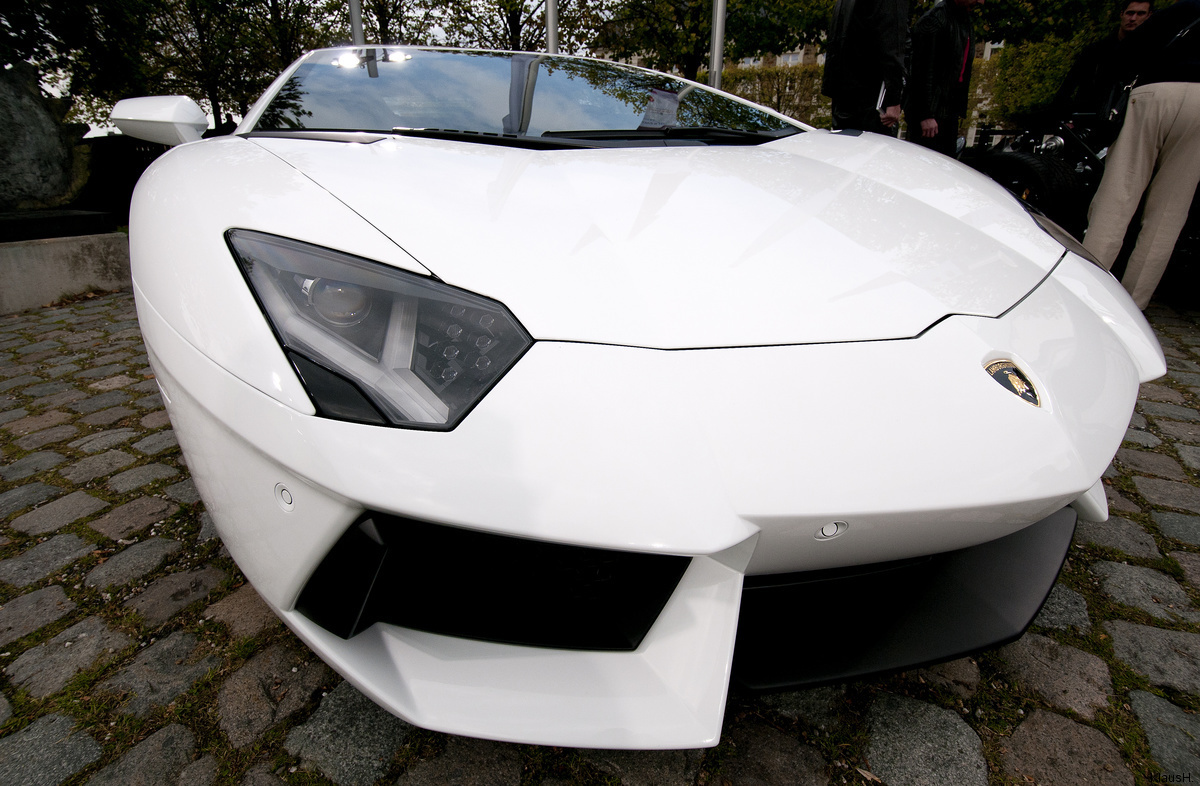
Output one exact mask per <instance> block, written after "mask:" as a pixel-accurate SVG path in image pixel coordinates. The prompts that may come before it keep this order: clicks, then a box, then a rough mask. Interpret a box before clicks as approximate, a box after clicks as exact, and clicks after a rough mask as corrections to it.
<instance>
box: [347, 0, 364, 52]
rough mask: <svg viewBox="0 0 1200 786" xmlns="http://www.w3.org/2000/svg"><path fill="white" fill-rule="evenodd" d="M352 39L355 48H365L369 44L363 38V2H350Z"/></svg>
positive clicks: (357, 0) (356, 0) (355, 0)
mask: <svg viewBox="0 0 1200 786" xmlns="http://www.w3.org/2000/svg"><path fill="white" fill-rule="evenodd" d="M350 37H351V38H352V39H353V40H354V45H355V46H365V45H366V43H367V39H366V37H365V36H363V26H362V1H361V0H350Z"/></svg>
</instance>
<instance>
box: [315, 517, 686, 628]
mask: <svg viewBox="0 0 1200 786" xmlns="http://www.w3.org/2000/svg"><path fill="white" fill-rule="evenodd" d="M690 561H691V559H690V558H689V557H677V556H671V555H658V554H636V553H632V552H624V551H611V550H606V549H594V548H585V547H582V546H565V545H561V544H555V543H544V542H541V541H535V540H526V539H522V538H512V537H505V536H501V535H492V534H488V533H482V532H473V531H471V530H464V529H459V528H456V527H447V526H442V525H438V524H430V523H428V522H423V521H415V520H412V519H405V518H399V517H396V516H388V515H384V514H379V513H369V514H367V515H366V516H364V517H363V518H361V519H360V520H359V521H358V522H357V523H356V524H355V525H354V526H353V527H351V528H350V529H349V530H348V531H347V532H346V534H345V535H343V536H342V538H341V539H340V540H339V541H338V542H337V544H336V545H335V546H334V547H333V549H332V550H331V551H330V552H329V554H328V555H327V556H326V557H325V559H324V560H323V561H322V562H321V564H320V565H319V566H318V567H317V569H316V571H314V572H313V575H312V576H311V577H310V578H309V580H308V583H307V584H306V585H305V587H304V590H303V592H301V594H300V600H299V601H298V602H297V604H296V606H297V609H298V610H299V611H300V613H302V614H304V615H305V616H306V617H308V618H309V619H311V620H313V621H314V622H316V623H317V624H318V625H320V626H321V627H323V628H325V629H326V630H328V631H330V632H331V633H334V634H337V635H338V636H341V637H343V638H349V637H351V636H353V635H355V634H356V633H359V632H361V631H363V630H366V629H367V628H369V627H370V626H371V625H373V624H374V623H376V622H385V623H390V624H393V625H400V626H402V627H406V628H413V629H416V630H423V631H428V632H430V633H439V634H443V635H447V636H458V637H460V638H468V639H478V640H482V641H493V642H500V643H505V644H521V645H527V646H537V647H553V648H556V649H580V650H633V649H637V647H638V645H639V644H640V643H641V641H642V639H643V638H644V637H645V635H646V633H647V632H648V631H649V630H650V626H651V625H653V624H654V621H655V620H656V619H657V618H658V615H659V613H660V612H661V611H662V609H663V606H665V605H666V602H667V600H668V599H669V598H670V597H671V593H672V592H674V590H675V587H676V585H678V583H679V580H680V579H681V578H682V577H683V573H684V571H685V570H687V566H688V564H689V562H690Z"/></svg>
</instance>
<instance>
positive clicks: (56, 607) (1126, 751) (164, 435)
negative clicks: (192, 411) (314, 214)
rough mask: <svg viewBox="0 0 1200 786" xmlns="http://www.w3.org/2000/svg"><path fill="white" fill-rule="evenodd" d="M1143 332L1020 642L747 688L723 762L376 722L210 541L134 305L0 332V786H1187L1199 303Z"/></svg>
mask: <svg viewBox="0 0 1200 786" xmlns="http://www.w3.org/2000/svg"><path fill="white" fill-rule="evenodd" d="M1149 314H1150V316H1151V321H1152V323H1153V324H1154V327H1155V329H1156V331H1157V332H1158V335H1159V337H1160V339H1161V341H1162V343H1163V346H1164V349H1165V351H1166V354H1167V357H1168V365H1169V367H1170V369H1171V371H1170V373H1169V375H1168V376H1167V377H1166V378H1164V379H1161V380H1158V381H1156V382H1154V383H1152V384H1147V385H1143V386H1142V390H1141V395H1140V399H1141V400H1140V401H1139V404H1138V408H1137V412H1136V413H1135V414H1134V416H1133V420H1132V422H1131V424H1130V430H1129V432H1128V434H1127V437H1126V441H1125V444H1124V446H1123V447H1122V449H1121V451H1120V452H1119V453H1118V454H1117V458H1116V460H1115V461H1114V463H1113V466H1112V467H1111V468H1110V469H1109V471H1108V473H1107V478H1108V481H1107V482H1108V484H1109V485H1108V493H1109V505H1110V508H1111V516H1110V518H1109V520H1108V521H1107V522H1105V523H1103V524H1091V523H1080V525H1079V527H1078V529H1077V531H1076V535H1075V543H1074V545H1073V546H1072V548H1071V555H1070V558H1069V560H1068V562H1067V565H1066V567H1065V569H1064V572H1063V574H1062V576H1061V578H1060V580H1059V584H1058V585H1057V586H1056V587H1055V589H1054V591H1053V593H1052V594H1051V596H1050V600H1049V602H1048V603H1047V605H1046V607H1045V609H1044V610H1043V612H1042V614H1041V616H1040V617H1039V618H1038V620H1037V621H1036V623H1035V625H1034V627H1033V628H1032V629H1031V631H1030V632H1029V633H1028V634H1026V635H1025V636H1024V637H1023V638H1022V639H1020V640H1019V641H1017V642H1016V643H1014V644H1011V645H1009V646H1007V647H1005V648H1003V649H1001V650H998V651H994V652H989V653H984V654H981V655H980V656H978V657H977V658H964V659H961V660H958V661H954V662H951V663H947V664H943V665H941V666H937V667H934V668H930V669H923V670H917V671H910V672H907V673H904V674H897V675H891V676H888V677H885V678H880V679H876V680H870V681H861V682H853V683H848V684H842V685H835V686H830V687H824V688H817V689H814V690H808V691H799V692H793V693H784V694H777V695H771V696H765V697H741V696H736V695H735V696H733V697H731V699H730V702H729V706H728V709H727V712H726V719H725V730H724V734H723V736H722V740H721V744H720V745H719V746H718V747H716V748H714V749H711V750H702V751H668V752H614V751H580V750H571V749H559V748H540V747H535V746H526V745H510V744H501V743H493V742H486V741H480V740H475V739H469V738H463V737H452V736H448V735H443V734H438V733H435V732H431V731H427V730H423V729H419V728H416V727H413V726H410V725H409V724H406V723H405V722H403V721H401V720H399V719H397V718H395V717H393V716H391V715H390V714H388V713H387V712H385V711H384V710H382V709H380V708H378V707H377V706H376V705H375V704H373V703H372V702H371V701H370V700H368V699H367V698H365V697H364V696H363V695H362V694H361V693H359V692H358V691H357V690H356V689H355V688H353V687H352V686H351V685H350V684H349V683H346V682H343V681H342V680H341V678H340V677H338V676H337V675H336V674H335V673H334V672H333V671H331V670H330V669H329V668H328V667H326V666H325V665H324V664H323V663H321V661H320V660H318V659H317V658H316V657H315V656H314V655H313V654H312V653H311V652H309V651H308V650H307V649H306V647H305V646H304V645H303V644H301V643H300V642H299V641H298V640H297V639H296V638H295V637H294V636H293V635H292V634H291V633H290V632H288V631H287V630H286V629H285V628H284V627H283V626H282V624H281V623H279V622H278V621H277V620H276V618H275V617H274V615H273V614H272V613H271V612H270V611H269V610H268V609H267V608H266V606H265V605H264V604H263V603H262V601H261V600H260V599H259V598H258V596H257V594H256V593H255V591H254V589H253V588H252V587H251V586H250V585H249V584H248V583H247V582H246V581H245V579H244V577H243V576H242V575H241V573H240V572H239V571H238V569H237V567H236V566H235V565H234V564H233V562H232V561H231V560H230V559H229V557H228V554H227V552H225V551H224V550H223V547H222V545H221V543H220V540H219V538H218V537H217V534H216V531H215V529H214V527H213V525H212V523H211V521H210V520H209V519H208V517H207V515H206V514H205V512H204V507H203V505H202V504H201V502H200V500H199V496H198V495H197V493H196V489H195V486H194V485H193V484H192V482H191V480H190V479H189V476H188V470H187V466H186V465H185V463H184V461H183V458H182V456H181V454H180V452H179V448H178V445H177V443H176V440H175V437H174V435H173V433H172V430H171V424H170V422H169V420H168V418H167V414H166V412H165V410H164V409H163V404H162V400H161V398H160V397H159V393H158V388H157V385H156V383H155V381H154V379H153V374H152V372H151V370H150V368H149V366H148V363H147V357H146V353H145V350H144V347H143V345H142V340H141V334H140V332H139V329H138V323H137V319H136V314H135V311H134V303H133V297H132V295H130V294H128V293H116V294H104V295H99V296H95V297H88V298H81V299H79V300H77V301H75V302H72V303H70V304H67V305H62V306H57V307H46V308H42V309H39V310H35V311H31V312H26V313H23V314H17V315H11V316H2V317H0V604H2V605H0V667H2V668H3V673H2V675H0V784H14V785H16V784H22V785H29V786H40V785H41V784H47V785H49V784H59V783H69V784H82V783H96V784H122V785H124V784H175V783H178V784H188V785H200V784H243V783H244V784H253V785H254V786H267V785H268V784H279V783H291V784H300V783H303V784H323V783H336V784H339V785H340V786H351V785H360V784H374V783H399V784H481V785H482V784H495V785H507V784H514V785H515V784H547V786H549V785H550V784H626V785H627V786H633V785H634V784H645V785H646V786H673V785H674V784H681V785H682V784H711V785H713V786H715V785H716V784H726V783H728V784H789V785H790V784H842V783H856V784H875V783H879V782H881V781H882V782H883V783H886V784H889V786H907V785H909V784H913V785H915V784H927V785H934V784H947V786H949V785H950V784H954V785H955V786H958V785H960V784H967V785H974V784H978V785H980V786H982V785H983V784H993V785H997V784H1024V783H1031V782H1036V783H1038V784H1066V783H1070V784H1097V785H1099V786H1107V785H1108V784H1134V783H1138V784H1150V783H1163V782H1175V783H1179V782H1189V781H1192V782H1195V781H1198V780H1200V715H1197V714H1196V713H1197V711H1198V710H1200V605H1198V604H1197V600H1198V599H1200V313H1189V314H1180V313H1178V312H1175V311H1171V310H1169V309H1166V308H1164V307H1160V306H1152V308H1151V309H1150V312H1149ZM1030 455H1031V458H1033V460H1035V461H1036V446H1030ZM817 646H819V643H818V644H817ZM1185 777H1186V778H1187V780H1183V779H1184V778H1185Z"/></svg>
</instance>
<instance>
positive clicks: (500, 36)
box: [441, 0, 610, 52]
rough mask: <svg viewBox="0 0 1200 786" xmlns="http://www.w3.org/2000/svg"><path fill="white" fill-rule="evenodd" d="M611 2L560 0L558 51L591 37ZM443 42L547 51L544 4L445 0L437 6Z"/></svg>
mask: <svg viewBox="0 0 1200 786" xmlns="http://www.w3.org/2000/svg"><path fill="white" fill-rule="evenodd" d="M609 2H610V0H559V3H558V36H559V39H558V41H559V50H560V51H562V52H578V51H580V50H582V49H584V48H586V47H587V46H588V45H589V44H590V43H591V39H592V31H593V30H594V29H595V28H596V25H597V24H599V21H600V19H601V15H602V14H603V11H604V9H605V8H606V7H607V6H608V5H609ZM442 7H443V11H442V14H443V16H442V20H441V21H442V25H443V28H444V30H445V39H444V40H445V43H447V44H449V45H450V46H466V47H481V48H485V49H511V50H515V51H518V52H536V51H544V50H545V48H546V3H545V0H533V1H532V2H529V0H449V2H445V3H443V4H442Z"/></svg>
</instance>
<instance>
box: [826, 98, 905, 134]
mask: <svg viewBox="0 0 1200 786" xmlns="http://www.w3.org/2000/svg"><path fill="white" fill-rule="evenodd" d="M875 100H877V99H872V100H871V101H848V100H845V99H843V100H840V101H839V100H838V99H836V98H835V99H834V101H833V130H834V131H842V130H845V129H857V130H859V131H873V132H874V133H876V134H886V135H888V136H895V135H896V132H897V131H898V130H899V127H898V126H893V127H892V128H888V127H887V126H885V125H884V124H883V123H882V122H881V121H880V119H879V110H878V109H876V108H875Z"/></svg>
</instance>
